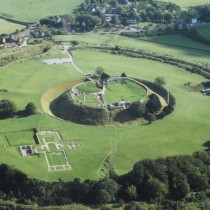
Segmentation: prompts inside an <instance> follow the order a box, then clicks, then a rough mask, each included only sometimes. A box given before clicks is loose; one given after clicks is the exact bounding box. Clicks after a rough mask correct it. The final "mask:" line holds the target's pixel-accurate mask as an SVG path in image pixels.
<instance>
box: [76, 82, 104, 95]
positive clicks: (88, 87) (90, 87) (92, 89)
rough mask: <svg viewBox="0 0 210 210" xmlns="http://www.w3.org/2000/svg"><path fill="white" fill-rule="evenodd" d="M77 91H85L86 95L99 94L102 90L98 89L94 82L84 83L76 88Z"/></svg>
mask: <svg viewBox="0 0 210 210" xmlns="http://www.w3.org/2000/svg"><path fill="white" fill-rule="evenodd" d="M76 89H77V90H80V91H84V92H86V93H97V92H99V91H101V90H102V89H100V88H98V87H97V86H96V84H95V83H94V82H92V81H89V82H85V83H82V84H80V85H78V86H77V87H76Z"/></svg>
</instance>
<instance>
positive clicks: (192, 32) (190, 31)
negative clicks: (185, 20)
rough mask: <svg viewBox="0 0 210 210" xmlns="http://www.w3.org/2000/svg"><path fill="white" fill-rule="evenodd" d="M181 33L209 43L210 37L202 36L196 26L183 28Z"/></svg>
mask: <svg viewBox="0 0 210 210" xmlns="http://www.w3.org/2000/svg"><path fill="white" fill-rule="evenodd" d="M182 33H183V34H184V35H185V36H187V37H190V38H191V39H194V40H195V41H198V42H202V43H204V44H207V45H210V39H208V38H206V37H204V36H202V34H200V33H199V32H198V30H197V29H196V28H185V29H184V30H183V32H182Z"/></svg>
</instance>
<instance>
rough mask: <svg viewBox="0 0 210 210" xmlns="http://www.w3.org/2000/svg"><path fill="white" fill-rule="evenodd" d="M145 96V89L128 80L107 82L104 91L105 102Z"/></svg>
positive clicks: (130, 100) (130, 99) (134, 99)
mask: <svg viewBox="0 0 210 210" xmlns="http://www.w3.org/2000/svg"><path fill="white" fill-rule="evenodd" d="M145 96H146V90H145V89H144V88H143V87H141V86H140V85H138V84H136V83H134V82H132V81H130V80H124V81H121V82H119V81H112V82H109V84H108V86H107V88H106V92H105V97H104V99H105V102H106V103H107V104H110V103H114V102H117V101H128V102H132V101H137V100H140V99H141V98H142V97H145Z"/></svg>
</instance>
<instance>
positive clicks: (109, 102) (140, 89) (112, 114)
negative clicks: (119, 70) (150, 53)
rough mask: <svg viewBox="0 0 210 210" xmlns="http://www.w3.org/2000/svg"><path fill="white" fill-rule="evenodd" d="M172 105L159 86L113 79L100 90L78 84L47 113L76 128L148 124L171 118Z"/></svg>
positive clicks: (93, 84)
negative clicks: (119, 124)
mask: <svg viewBox="0 0 210 210" xmlns="http://www.w3.org/2000/svg"><path fill="white" fill-rule="evenodd" d="M97 98H98V99H97ZM93 99H95V100H93ZM175 104H176V101H175V98H174V97H173V96H172V95H171V94H170V93H168V91H167V90H166V89H165V88H163V87H162V86H160V85H157V84H155V83H152V82H148V81H144V80H135V79H131V78H117V77H115V78H112V79H110V81H109V82H106V85H104V86H103V90H102V89H100V88H98V87H97V83H94V81H89V82H83V83H79V84H77V85H76V86H74V87H73V88H72V89H70V90H69V91H67V92H65V93H63V94H62V95H60V96H59V97H58V98H56V99H55V100H53V101H52V102H51V104H50V109H51V111H52V113H53V114H54V115H55V116H57V117H59V118H61V119H64V120H66V121H72V122H75V123H79V124H86V125H104V124H113V123H116V122H120V123H125V122H126V123H127V122H128V123H129V124H130V123H132V121H135V120H138V121H139V122H140V124H147V123H149V122H151V121H154V120H156V119H162V118H163V117H165V116H166V115H168V114H170V113H171V112H172V111H173V110H174V106H175Z"/></svg>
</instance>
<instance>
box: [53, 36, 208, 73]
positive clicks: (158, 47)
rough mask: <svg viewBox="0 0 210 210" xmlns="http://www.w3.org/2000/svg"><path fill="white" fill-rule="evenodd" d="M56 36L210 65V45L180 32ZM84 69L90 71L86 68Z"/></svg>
mask: <svg viewBox="0 0 210 210" xmlns="http://www.w3.org/2000/svg"><path fill="white" fill-rule="evenodd" d="M54 37H55V40H60V41H61V40H65V39H66V40H69V41H73V40H77V41H79V42H83V43H85V42H88V41H89V40H90V42H89V43H91V44H101V45H103V44H108V45H110V46H116V45H117V46H122V47H127V48H132V49H139V50H145V51H151V52H155V53H158V54H163V55H171V56H174V57H177V58H181V59H187V60H190V61H194V62H198V63H208V64H209V65H210V50H209V47H208V46H206V45H205V44H202V43H199V42H196V41H194V40H192V39H190V38H187V37H185V36H182V35H179V34H176V35H164V36H155V37H147V38H146V37H145V38H141V39H133V38H128V37H123V36H118V35H117V36H116V35H114V34H103V35H100V34H90V35H89V34H88V35H70V36H69V35H67V36H65V35H61V36H60V35H59V36H54ZM65 37H66V38H65ZM192 48H194V49H192ZM83 70H84V71H85V72H88V71H86V69H85V68H84V69H83Z"/></svg>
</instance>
